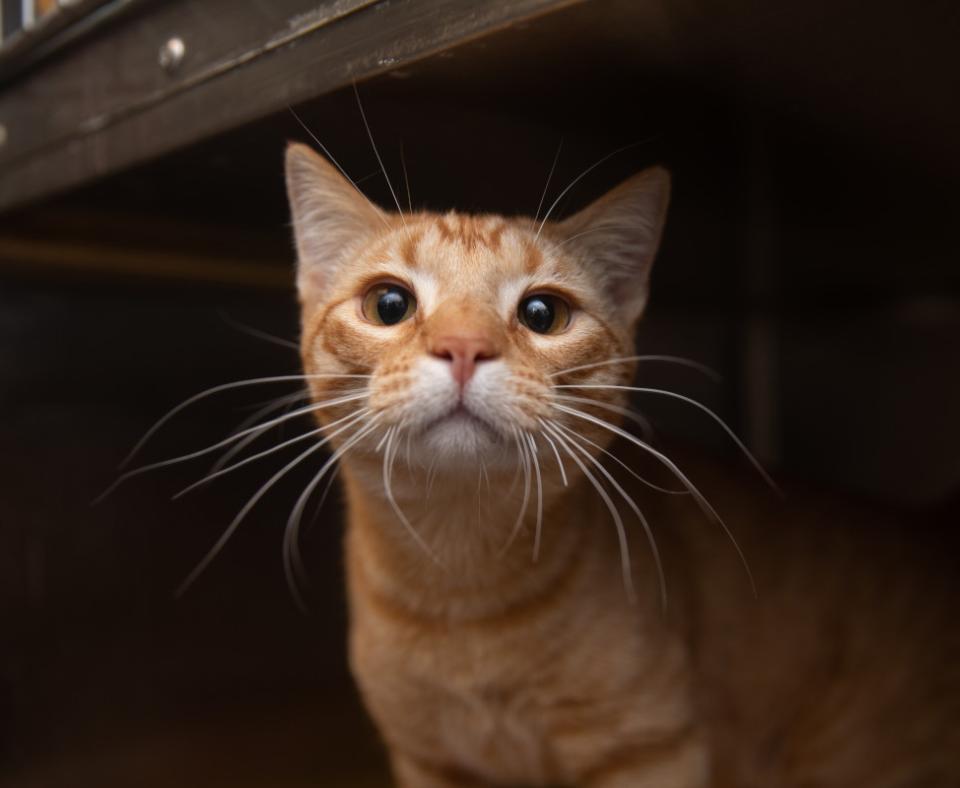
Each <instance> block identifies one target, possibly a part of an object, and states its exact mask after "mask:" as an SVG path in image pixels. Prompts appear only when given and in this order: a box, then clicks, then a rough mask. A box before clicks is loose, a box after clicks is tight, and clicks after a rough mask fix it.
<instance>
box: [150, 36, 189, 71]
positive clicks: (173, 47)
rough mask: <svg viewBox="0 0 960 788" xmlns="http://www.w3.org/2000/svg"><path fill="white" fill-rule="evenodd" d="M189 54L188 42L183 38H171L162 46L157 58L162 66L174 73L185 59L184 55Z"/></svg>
mask: <svg viewBox="0 0 960 788" xmlns="http://www.w3.org/2000/svg"><path fill="white" fill-rule="evenodd" d="M186 54H187V47H186V44H184V43H183V39H182V38H178V37H174V38H171V39H170V40H169V41H167V43H165V44H164V45H163V46H162V47H160V54H159V56H158V58H157V60H158V62H159V63H160V68H162V69H163V70H164V71H166V72H167V73H168V74H172V73H173V72H174V71H176V70H177V68H179V66H180V63H181V62H182V61H183V56H184V55H186Z"/></svg>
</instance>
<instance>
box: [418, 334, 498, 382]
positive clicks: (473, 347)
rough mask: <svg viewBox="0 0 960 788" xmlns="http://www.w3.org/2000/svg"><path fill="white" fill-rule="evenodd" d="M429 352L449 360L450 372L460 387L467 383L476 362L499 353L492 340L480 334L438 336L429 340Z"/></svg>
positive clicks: (494, 356)
mask: <svg viewBox="0 0 960 788" xmlns="http://www.w3.org/2000/svg"><path fill="white" fill-rule="evenodd" d="M429 351H430V354H431V355H433V356H436V357H437V358H442V359H444V360H445V361H449V362H450V374H451V375H453V379H454V380H455V381H456V382H457V385H458V386H459V387H460V388H461V389H462V388H463V387H464V386H466V385H467V383H468V381H469V380H470V378H472V377H473V373H474V372H476V370H477V364H478V363H479V362H481V361H489V360H491V359H494V358H496V357H497V356H498V355H500V354H499V353H498V352H497V348H496V346H495V345H494V344H493V342H492V341H491V340H489V339H487V338H485V337H481V336H458V335H449V336H440V337H436V338H435V339H433V340H432V341H431V342H430V347H429Z"/></svg>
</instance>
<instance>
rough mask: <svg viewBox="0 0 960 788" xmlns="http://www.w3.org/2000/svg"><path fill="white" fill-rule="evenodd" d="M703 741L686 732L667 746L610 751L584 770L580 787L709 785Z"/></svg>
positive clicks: (683, 787) (684, 787) (690, 787)
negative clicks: (587, 769) (602, 759)
mask: <svg viewBox="0 0 960 788" xmlns="http://www.w3.org/2000/svg"><path fill="white" fill-rule="evenodd" d="M711 784H712V783H711V780H710V763H709V756H708V750H707V747H706V744H705V743H704V742H703V740H702V739H701V738H700V737H698V736H696V735H694V734H686V735H684V736H682V737H680V738H678V739H676V740H674V741H671V742H669V744H668V746H638V747H635V748H630V749H626V750H623V751H621V752H620V753H618V754H614V755H611V756H610V757H609V758H608V759H607V760H606V762H604V763H601V764H600V765H599V766H597V767H596V768H594V769H591V770H590V771H589V772H588V773H587V774H585V775H584V776H583V778H582V780H581V781H580V785H581V786H582V788H709V786H710V785H711Z"/></svg>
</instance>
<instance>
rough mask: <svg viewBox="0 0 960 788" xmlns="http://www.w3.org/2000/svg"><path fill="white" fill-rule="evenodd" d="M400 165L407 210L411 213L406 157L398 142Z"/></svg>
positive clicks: (411, 201)
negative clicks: (405, 190) (405, 192)
mask: <svg viewBox="0 0 960 788" xmlns="http://www.w3.org/2000/svg"><path fill="white" fill-rule="evenodd" d="M400 167H401V168H402V169H403V185H404V186H405V187H406V189H407V211H408V212H409V213H411V214H412V213H413V197H411V196H410V178H409V176H408V175H407V158H406V156H404V155H403V143H402V142H401V143H400Z"/></svg>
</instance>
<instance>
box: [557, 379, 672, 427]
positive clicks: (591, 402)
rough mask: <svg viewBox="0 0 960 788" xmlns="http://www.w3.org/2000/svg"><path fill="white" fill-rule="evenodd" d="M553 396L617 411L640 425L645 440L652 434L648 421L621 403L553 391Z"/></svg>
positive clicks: (613, 411) (612, 411)
mask: <svg viewBox="0 0 960 788" xmlns="http://www.w3.org/2000/svg"><path fill="white" fill-rule="evenodd" d="M551 388H554V389H556V388H562V387H561V386H551ZM553 397H554V399H562V400H564V401H566V402H579V403H581V404H584V405H593V406H594V407H597V408H601V409H602V410H608V411H610V412H611V413H617V414H619V415H620V416H623V417H624V418H625V419H629V420H630V421H632V422H633V423H634V424H636V425H637V426H638V427H640V429H641V430H642V431H643V437H644V438H645V439H646V440H650V439H651V436H652V435H653V427H652V425H651V424H650V421H649V420H648V419H647V418H646V417H644V416H641V415H640V414H639V413H637V412H636V411H633V410H630V408H624V407H623V406H621V405H614V404H613V403H611V402H603V401H602V400H596V399H588V398H587V397H575V396H573V395H571V394H556V393H554V395H553Z"/></svg>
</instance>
